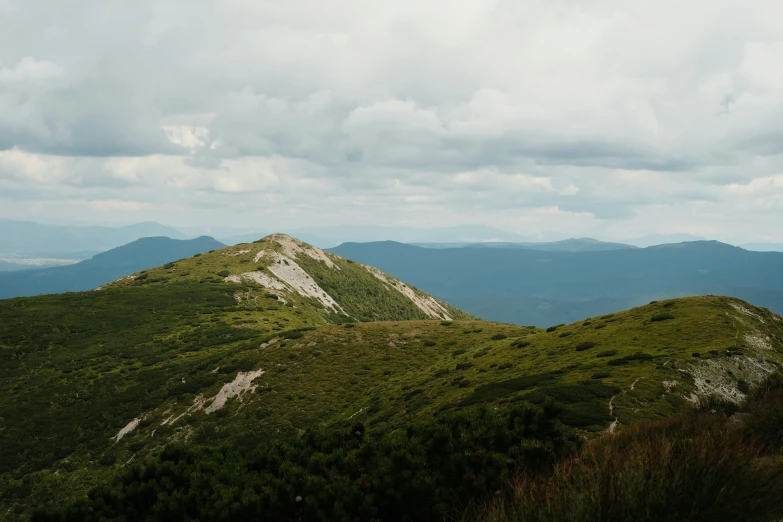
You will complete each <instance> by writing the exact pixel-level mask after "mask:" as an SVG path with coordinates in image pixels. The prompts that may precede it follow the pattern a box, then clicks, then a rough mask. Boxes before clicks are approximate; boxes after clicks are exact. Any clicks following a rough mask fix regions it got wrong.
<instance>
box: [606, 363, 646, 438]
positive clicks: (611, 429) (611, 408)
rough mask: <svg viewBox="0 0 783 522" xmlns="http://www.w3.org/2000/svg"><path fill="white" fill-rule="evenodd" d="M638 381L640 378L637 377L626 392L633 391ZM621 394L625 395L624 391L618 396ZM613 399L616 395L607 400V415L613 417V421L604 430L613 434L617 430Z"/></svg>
mask: <svg viewBox="0 0 783 522" xmlns="http://www.w3.org/2000/svg"><path fill="white" fill-rule="evenodd" d="M639 379H641V377H639V378H638V379H636V380H635V381H633V382H632V383H631V387H630V388H628V391H633V389H634V388H635V387H636V383H637V382H639ZM622 393H625V391H622V392H620V394H622ZM615 397H617V395H612V398H611V399H609V415H611V416H613V417H614V420H613V421H612V422H611V424H609V427H608V428H606V431H608V432H609V433H614V430H615V429H617V423H618V422H619V421H618V420H617V417H616V416H615V415H614V399H615Z"/></svg>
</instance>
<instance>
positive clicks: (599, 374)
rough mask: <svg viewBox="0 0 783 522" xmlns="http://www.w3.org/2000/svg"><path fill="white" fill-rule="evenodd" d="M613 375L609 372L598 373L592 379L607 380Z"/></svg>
mask: <svg viewBox="0 0 783 522" xmlns="http://www.w3.org/2000/svg"><path fill="white" fill-rule="evenodd" d="M611 376H612V374H611V373H609V372H596V373H594V374H593V375H591V376H590V378H591V379H606V378H607V377H611Z"/></svg>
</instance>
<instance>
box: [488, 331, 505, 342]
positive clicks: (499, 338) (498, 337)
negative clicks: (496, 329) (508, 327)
mask: <svg viewBox="0 0 783 522" xmlns="http://www.w3.org/2000/svg"><path fill="white" fill-rule="evenodd" d="M507 338H508V335H506V334H502V333H498V334H495V335H493V336H492V337H490V339H492V340H493V341H502V340H503V339H507Z"/></svg>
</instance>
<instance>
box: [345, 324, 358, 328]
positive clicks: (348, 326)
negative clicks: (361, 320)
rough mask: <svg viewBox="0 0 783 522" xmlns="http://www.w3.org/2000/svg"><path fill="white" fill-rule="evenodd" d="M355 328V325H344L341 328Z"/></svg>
mask: <svg viewBox="0 0 783 522" xmlns="http://www.w3.org/2000/svg"><path fill="white" fill-rule="evenodd" d="M355 326H356V324H355V323H345V324H344V325H343V328H354V327H355Z"/></svg>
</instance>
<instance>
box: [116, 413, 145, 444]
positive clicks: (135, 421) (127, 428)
mask: <svg viewBox="0 0 783 522" xmlns="http://www.w3.org/2000/svg"><path fill="white" fill-rule="evenodd" d="M140 422H141V419H140V418H138V417H137V418H135V419H133V420H132V421H130V422H129V423H128V424H126V425H125V427H124V428H122V429H121V430H120V431H119V432H118V433H117V435H115V436H114V442H119V441H121V440H122V438H123V437H124V436H125V435H127V434H128V433H130V432H132V431H133V430H135V429H136V427H137V426H138V425H139V423H140Z"/></svg>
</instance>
